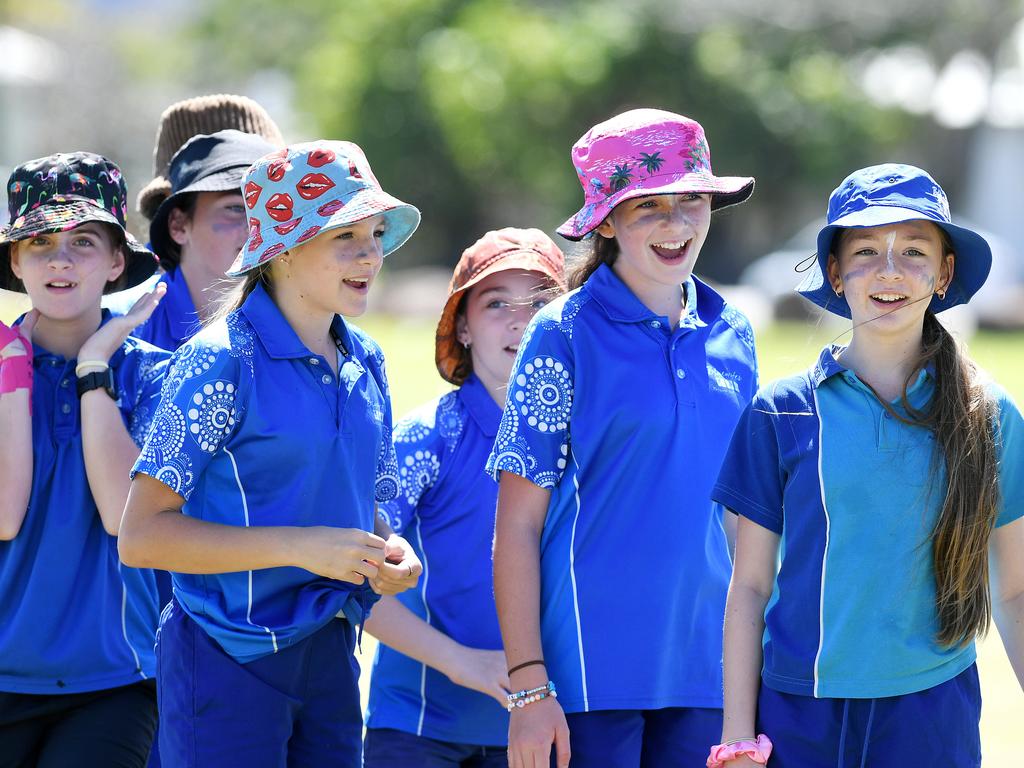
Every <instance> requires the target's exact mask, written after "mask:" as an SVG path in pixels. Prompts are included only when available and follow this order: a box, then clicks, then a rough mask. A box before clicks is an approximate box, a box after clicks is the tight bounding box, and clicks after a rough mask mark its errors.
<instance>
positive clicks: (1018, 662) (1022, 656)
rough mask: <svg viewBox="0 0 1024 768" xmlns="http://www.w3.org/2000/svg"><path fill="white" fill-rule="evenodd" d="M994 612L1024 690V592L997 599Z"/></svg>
mask: <svg viewBox="0 0 1024 768" xmlns="http://www.w3.org/2000/svg"><path fill="white" fill-rule="evenodd" d="M993 613H994V617H995V621H996V628H997V629H998V630H999V637H1000V639H1001V640H1002V641H1003V648H1005V649H1006V656H1007V658H1009V660H1010V666H1012V667H1013V672H1014V674H1016V675H1017V682H1018V683H1019V684H1020V687H1021V690H1022V691H1024V593H1020V594H1018V595H1017V596H1016V597H1012V598H1008V599H1005V600H1000V601H997V602H996V603H995V604H994V606H993Z"/></svg>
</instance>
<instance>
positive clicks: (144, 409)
mask: <svg viewBox="0 0 1024 768" xmlns="http://www.w3.org/2000/svg"><path fill="white" fill-rule="evenodd" d="M109 319H110V313H109V312H104V314H103V322H104V323H105V322H107V320H109ZM33 351H34V355H35V358H34V361H33V367H34V369H35V374H34V377H33V390H32V495H31V497H30V499H29V506H28V511H27V513H26V515H25V520H24V522H23V523H22V526H21V530H20V531H19V532H18V535H17V536H15V537H14V539H12V540H11V541H0V691H7V692H12V693H45V694H55V693H80V692H83V691H95V690H103V689H107V688H115V687H117V686H121V685H128V684H130V683H135V682H138V681H139V680H143V679H145V678H147V677H152V676H153V674H154V673H155V661H154V655H153V639H154V636H155V633H156V625H157V618H158V613H159V611H158V609H157V596H156V584H155V583H154V580H153V573H152V571H149V570H139V569H136V568H128V567H126V566H122V565H121V564H120V561H119V559H118V556H117V537H116V536H111V535H109V534H108V533H107V532H106V531H105V530H104V528H103V522H102V520H101V519H100V514H99V511H98V510H97V509H96V502H95V501H94V500H93V497H92V491H91V490H90V489H89V481H88V479H87V477H86V474H85V457H84V455H83V453H82V420H81V414H80V412H79V400H78V394H77V390H76V383H77V380H76V377H75V365H76V364H77V361H76V360H66V359H64V358H63V357H61V356H60V355H57V354H54V353H52V352H50V351H49V350H46V349H44V348H42V347H41V346H39V345H38V344H33ZM168 357H169V355H168V353H167V352H164V351H163V350H160V349H156V348H155V347H152V346H150V345H149V344H146V343H145V342H142V341H138V340H137V339H134V338H131V337H129V338H128V339H126V340H125V342H124V344H123V345H121V348H120V349H119V350H117V352H115V353H114V356H113V357H112V358H111V359H110V366H111V368H112V369H113V372H114V379H115V382H116V385H117V389H118V392H119V393H120V399H119V400H118V407H119V408H120V410H121V415H122V417H123V419H124V423H125V426H126V427H127V429H128V432H129V434H130V435H131V437H132V439H133V440H134V441H135V442H136V443H137V444H138V445H139V446H140V447H141V445H142V441H143V438H144V436H145V434H146V430H147V429H148V428H149V424H150V421H151V419H152V417H153V414H154V412H155V411H156V404H157V402H158V399H159V393H160V385H161V382H162V380H163V377H164V374H165V373H166V371H167V358H168Z"/></svg>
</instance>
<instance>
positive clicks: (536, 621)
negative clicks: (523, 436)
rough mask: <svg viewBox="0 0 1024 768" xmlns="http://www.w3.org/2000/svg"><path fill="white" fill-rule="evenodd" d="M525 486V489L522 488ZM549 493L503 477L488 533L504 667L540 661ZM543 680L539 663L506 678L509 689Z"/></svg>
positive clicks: (545, 672) (531, 485)
mask: <svg viewBox="0 0 1024 768" xmlns="http://www.w3.org/2000/svg"><path fill="white" fill-rule="evenodd" d="M524 484H525V485H524ZM548 499H549V493H548V492H547V491H543V490H541V489H539V488H537V487H536V486H534V485H533V484H532V483H530V482H529V481H528V480H524V479H523V478H521V477H517V476H515V475H509V474H508V473H504V474H503V475H502V481H501V484H500V486H499V491H498V513H497V518H496V521H495V531H494V600H495V604H496V605H497V608H498V621H499V623H500V625H501V636H502V640H503V643H504V647H505V657H506V659H507V660H508V664H509V666H510V667H516V666H518V665H520V664H522V663H524V662H527V661H534V660H542V659H543V658H544V652H543V648H542V646H541V635H540V534H541V531H542V529H543V524H544V518H545V516H546V514H547V504H548ZM545 682H547V670H546V669H545V667H544V666H543V665H532V666H529V667H526V668H524V669H522V670H521V671H518V672H516V673H515V674H514V675H513V676H512V680H511V684H512V688H513V690H515V689H521V688H532V687H536V686H538V685H543V684H544V683H545Z"/></svg>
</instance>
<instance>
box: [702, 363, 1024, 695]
mask: <svg viewBox="0 0 1024 768" xmlns="http://www.w3.org/2000/svg"><path fill="white" fill-rule="evenodd" d="M838 353H839V348H838V347H835V348H826V349H825V350H824V351H823V352H822V353H821V356H820V358H819V360H818V362H817V364H816V365H815V366H814V367H813V368H811V369H810V371H808V372H807V373H804V374H801V375H798V376H793V377H791V378H786V379H782V380H780V381H777V382H774V383H772V384H769V385H768V386H766V387H765V388H764V389H762V390H761V391H760V392H758V393H757V396H756V398H755V399H754V401H753V402H752V403H751V405H750V407H749V408H748V409H747V410H746V412H745V413H744V415H743V418H742V419H741V420H740V423H739V425H738V426H737V428H736V433H735V436H734V438H733V441H732V445H731V447H730V449H729V453H728V455H727V456H726V459H725V462H724V464H723V467H722V473H721V476H720V478H719V480H718V483H717V485H716V486H715V489H714V493H713V498H715V499H716V500H717V501H719V502H720V503H722V504H723V505H725V506H726V507H728V508H729V509H731V510H733V511H735V512H736V513H738V514H740V515H743V516H744V517H746V518H748V519H750V520H752V521H754V522H755V523H757V524H758V525H761V526H763V527H765V528H767V529H768V530H771V531H774V532H775V533H777V534H779V535H780V537H781V541H780V554H781V565H780V569H779V572H778V575H777V577H776V580H775V585H774V589H773V591H772V596H771V598H770V599H769V601H768V604H767V606H766V609H765V630H764V637H763V647H764V668H763V672H762V676H763V679H764V683H765V685H767V686H769V687H771V688H774V689H776V690H779V691H783V692H785V693H793V694H801V695H806V696H816V697H822V698H825V697H828V698H881V697H885V696H898V695H902V694H907V693H913V692H915V691H921V690H925V689H927V688H932V687H934V686H936V685H939V684H940V683H943V682H946V681H947V680H951V679H952V678H954V677H956V676H957V675H958V674H960V672H962V671H963V670H965V669H966V668H967V667H969V666H970V665H971V664H972V663H973V662H974V659H975V648H974V643H973V642H972V643H969V644H968V645H966V646H963V647H954V648H942V647H940V646H938V645H937V644H936V642H935V635H936V633H937V632H938V629H939V622H938V615H937V613H936V610H935V573H934V570H933V566H932V548H931V546H930V544H929V534H930V532H931V530H932V528H933V527H934V525H935V521H936V519H937V517H938V513H939V511H940V507H941V505H942V502H943V499H944V495H945V494H944V489H945V484H946V475H945V469H944V465H943V462H941V461H940V463H939V466H938V468H937V469H936V471H935V473H934V474H933V468H932V456H933V453H934V451H935V450H936V444H935V439H934V435H933V434H932V432H931V431H930V430H927V429H925V428H923V427H919V426H913V425H909V424H904V423H902V422H901V421H900V420H899V419H896V418H892V416H891V415H890V414H889V413H888V412H887V411H886V409H885V408H884V407H883V405H882V403H881V402H880V401H879V399H878V398H877V397H876V395H875V394H874V393H873V392H872V390H871V389H870V388H869V387H868V386H866V385H865V384H864V382H862V381H861V380H860V379H859V378H858V377H857V375H856V374H854V373H853V372H852V371H849V370H847V369H846V368H845V367H844V366H843V365H842V364H841V363H840V362H838V361H837V360H836V355H837V354H838ZM934 389H935V382H934V379H933V378H932V376H931V374H929V373H928V372H927V371H921V372H920V373H919V374H918V376H917V378H916V380H915V381H914V382H913V384H912V386H911V387H910V389H909V390H908V393H907V394H908V398H909V401H910V403H911V405H912V406H913V407H914V408H916V409H918V410H920V409H923V408H924V407H926V406H927V404H928V401H929V399H930V398H931V396H932V393H933V392H934ZM991 391H992V394H993V396H994V397H995V398H996V400H997V402H998V405H999V429H998V435H997V443H998V451H999V482H1000V493H1001V501H1000V509H999V513H998V519H997V523H996V525H997V526H1000V525H1005V524H1007V523H1009V522H1012V521H1013V520H1015V519H1017V518H1019V517H1020V516H1021V515H1022V514H1024V421H1022V419H1021V414H1020V411H1019V410H1018V409H1017V408H1016V406H1014V404H1013V402H1012V401H1011V400H1010V399H1009V397H1008V396H1007V395H1006V393H1005V392H1003V391H1002V390H1001V389H999V388H998V387H996V386H995V385H992V389H991ZM891 405H892V407H893V408H894V409H895V410H896V411H897V412H898V413H901V414H902V415H906V412H905V411H904V410H903V408H902V406H901V405H900V404H899V400H896V401H895V402H893V403H892V404H891Z"/></svg>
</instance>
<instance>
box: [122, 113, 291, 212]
mask: <svg viewBox="0 0 1024 768" xmlns="http://www.w3.org/2000/svg"><path fill="white" fill-rule="evenodd" d="M227 128H234V129H235V130H236V131H242V132H243V133H254V134H256V135H258V136H262V137H263V138H265V139H266V140H267V141H269V142H270V143H271V144H275V145H277V146H278V147H283V146H284V144H285V141H284V137H283V136H282V135H281V131H280V129H279V128H278V127H277V124H276V123H275V122H274V121H273V120H272V119H271V117H270V115H268V114H267V110H265V109H264V108H263V107H261V106H260V105H259V104H258V103H256V102H255V101H253V100H252V99H250V98H248V97H246V96H234V95H232V94H227V93H216V94H212V95H210V96H196V97H194V98H191V99H185V100H184V101H179V102H176V103H175V104H171V106H169V107H168V108H167V109H165V110H164V113H163V114H162V115H161V116H160V124H159V125H158V126H157V129H156V147H155V149H154V150H153V176H154V178H153V180H152V181H151V182H149V184H147V185H146V186H145V187H144V188H143V189H142V191H141V192H139V196H138V198H137V199H136V201H135V206H136V208H137V209H138V211H139V213H141V214H142V215H143V216H145V217H146V218H147V219H150V220H151V219H152V218H153V215H154V214H155V213H156V209H157V208H159V207H160V203H162V202H163V201H164V199H165V198H167V197H168V196H169V195H170V194H171V182H170V181H168V180H167V170H168V168H169V167H170V164H171V158H172V157H174V153H175V152H177V151H178V150H179V149H181V147H182V146H183V145H184V144H185V142H186V141H188V140H189V139H191V138H192V137H193V136H196V135H198V134H200V133H206V134H210V133H216V132H217V131H222V130H225V129H227Z"/></svg>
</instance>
